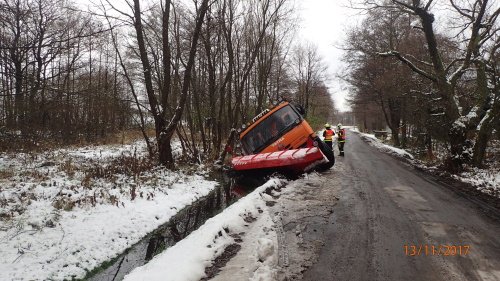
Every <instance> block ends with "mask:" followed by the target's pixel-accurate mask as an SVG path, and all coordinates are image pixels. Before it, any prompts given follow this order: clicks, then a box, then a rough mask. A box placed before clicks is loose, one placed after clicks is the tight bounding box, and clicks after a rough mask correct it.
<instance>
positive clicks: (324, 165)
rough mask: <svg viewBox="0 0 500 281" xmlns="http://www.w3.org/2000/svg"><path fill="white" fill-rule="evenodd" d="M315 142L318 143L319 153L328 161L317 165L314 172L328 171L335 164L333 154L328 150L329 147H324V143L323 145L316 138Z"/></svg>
mask: <svg viewBox="0 0 500 281" xmlns="http://www.w3.org/2000/svg"><path fill="white" fill-rule="evenodd" d="M315 141H316V142H317V143H318V148H319V150H321V152H322V153H323V154H324V155H325V156H326V158H327V159H328V162H327V163H322V164H319V165H318V167H317V168H316V170H318V171H325V170H328V169H330V168H331V167H332V166H333V165H334V164H335V154H334V153H333V150H332V149H330V147H329V146H328V145H326V143H324V142H323V141H322V140H321V139H320V138H316V140H315Z"/></svg>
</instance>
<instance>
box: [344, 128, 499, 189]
mask: <svg viewBox="0 0 500 281" xmlns="http://www.w3.org/2000/svg"><path fill="white" fill-rule="evenodd" d="M351 131H354V132H356V133H358V134H359V135H360V136H361V137H362V138H363V139H364V140H365V141H366V142H368V143H369V144H370V145H372V146H375V147H377V148H379V149H380V150H382V151H385V152H388V153H389V154H392V155H395V156H398V157H402V158H406V159H408V160H409V162H410V163H411V164H412V165H415V166H418V167H420V168H422V169H425V170H433V171H436V169H437V168H436V167H434V166H429V165H426V163H424V162H423V161H420V160H418V159H415V157H413V155H412V154H410V153H408V152H407V151H405V150H404V149H400V148H396V147H393V146H390V145H387V144H384V143H382V141H381V140H379V139H377V138H376V137H375V135H373V134H365V133H361V132H359V131H358V130H353V129H351ZM449 176H451V177H452V178H454V179H456V180H459V181H461V182H464V183H468V184H471V185H472V186H474V187H475V188H477V190H479V191H481V192H484V193H487V194H490V195H493V196H495V197H499V198H500V171H499V170H498V167H495V166H493V167H492V168H490V169H479V168H475V167H466V171H464V172H462V173H460V174H458V175H449Z"/></svg>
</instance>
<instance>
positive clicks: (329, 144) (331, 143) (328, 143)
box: [325, 141, 333, 150]
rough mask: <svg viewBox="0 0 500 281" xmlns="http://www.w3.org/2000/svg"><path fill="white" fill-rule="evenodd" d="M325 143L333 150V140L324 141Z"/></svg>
mask: <svg viewBox="0 0 500 281" xmlns="http://www.w3.org/2000/svg"><path fill="white" fill-rule="evenodd" d="M325 143H326V145H328V147H329V148H330V149H331V150H333V141H325Z"/></svg>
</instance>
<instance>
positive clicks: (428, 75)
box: [378, 51, 437, 82]
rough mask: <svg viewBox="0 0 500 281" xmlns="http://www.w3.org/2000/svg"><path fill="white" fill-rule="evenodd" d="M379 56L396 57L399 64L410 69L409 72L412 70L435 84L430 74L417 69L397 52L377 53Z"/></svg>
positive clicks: (434, 78)
mask: <svg viewBox="0 0 500 281" xmlns="http://www.w3.org/2000/svg"><path fill="white" fill-rule="evenodd" d="M378 55H379V56H381V57H391V56H392V57H396V58H397V59H398V60H400V61H401V62H403V63H404V64H406V65H407V66H408V67H410V68H411V70H413V71H414V72H416V73H418V74H420V75H422V76H424V77H425V78H427V79H429V80H431V81H433V82H437V78H436V77H435V76H434V75H432V74H430V73H427V72H426V71H424V70H422V69H420V68H419V67H417V66H416V65H415V64H414V63H413V62H411V61H410V60H408V59H407V58H405V57H403V56H402V55H401V54H400V53H399V52H397V51H389V52H385V53H378Z"/></svg>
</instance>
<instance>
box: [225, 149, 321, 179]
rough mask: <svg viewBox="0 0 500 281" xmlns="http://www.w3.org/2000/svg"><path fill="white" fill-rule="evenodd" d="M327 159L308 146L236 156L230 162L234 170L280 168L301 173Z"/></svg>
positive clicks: (317, 150)
mask: <svg viewBox="0 0 500 281" xmlns="http://www.w3.org/2000/svg"><path fill="white" fill-rule="evenodd" d="M327 161H328V160H326V159H325V157H324V155H323V153H321V151H320V150H319V149H318V148H317V147H309V148H300V149H291V150H282V151H276V152H269V153H260V154H252V155H245V156H238V157H234V158H233V159H232V160H231V164H232V166H233V169H234V170H235V171H241V172H243V171H249V170H261V169H280V170H287V171H291V172H294V173H303V172H307V171H309V170H311V169H312V168H314V167H315V166H316V165H318V164H321V163H324V162H327Z"/></svg>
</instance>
